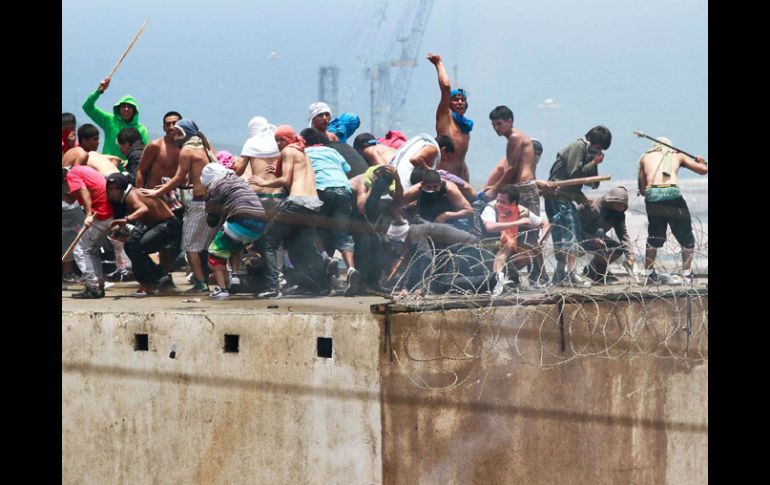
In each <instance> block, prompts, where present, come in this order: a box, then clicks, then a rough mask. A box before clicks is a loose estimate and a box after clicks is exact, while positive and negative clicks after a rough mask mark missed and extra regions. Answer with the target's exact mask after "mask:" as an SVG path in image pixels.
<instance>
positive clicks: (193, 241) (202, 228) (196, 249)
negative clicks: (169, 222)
mask: <svg viewBox="0 0 770 485" xmlns="http://www.w3.org/2000/svg"><path fill="white" fill-rule="evenodd" d="M217 229H219V228H217V227H209V225H208V224H206V202H205V201H202V200H193V201H190V205H189V206H188V207H187V210H186V211H185V213H184V219H183V221H182V251H184V252H186V253H200V252H201V251H205V250H206V248H208V247H209V244H211V240H212V239H214V234H216V233H217Z"/></svg>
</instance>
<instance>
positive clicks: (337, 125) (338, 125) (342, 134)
mask: <svg viewBox="0 0 770 485" xmlns="http://www.w3.org/2000/svg"><path fill="white" fill-rule="evenodd" d="M359 126H361V119H360V118H359V117H358V115H357V114H354V113H342V114H341V115H339V116H338V117H336V118H334V119H333V120H331V121H330V122H329V125H328V126H327V128H326V131H327V132H328V133H332V134H334V135H335V136H336V137H337V139H338V141H339V142H341V143H347V142H348V138H349V137H351V136H353V133H355V132H356V130H357V129H358V127H359ZM311 128H312V127H311Z"/></svg>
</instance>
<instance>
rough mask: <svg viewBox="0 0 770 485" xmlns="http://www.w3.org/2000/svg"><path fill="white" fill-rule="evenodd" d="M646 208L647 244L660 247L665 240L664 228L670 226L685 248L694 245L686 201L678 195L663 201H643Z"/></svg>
mask: <svg viewBox="0 0 770 485" xmlns="http://www.w3.org/2000/svg"><path fill="white" fill-rule="evenodd" d="M644 205H645V207H646V209H647V220H648V222H649V227H648V228H647V234H648V235H647V246H649V247H653V248H660V247H662V246H663V244H665V242H666V229H667V227H668V226H671V232H672V233H673V234H674V237H675V238H676V240H677V241H678V242H679V244H680V245H681V246H682V247H683V248H685V249H692V248H694V247H695V237H694V236H693V234H692V218H691V217H690V210H689V209H688V208H687V202H685V200H684V198H682V197H678V198H676V199H672V200H666V201H663V202H645V203H644Z"/></svg>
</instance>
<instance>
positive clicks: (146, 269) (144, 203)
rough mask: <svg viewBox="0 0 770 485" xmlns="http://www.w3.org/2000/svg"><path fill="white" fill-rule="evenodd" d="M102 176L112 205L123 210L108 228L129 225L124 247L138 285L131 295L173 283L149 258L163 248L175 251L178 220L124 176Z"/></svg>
mask: <svg viewBox="0 0 770 485" xmlns="http://www.w3.org/2000/svg"><path fill="white" fill-rule="evenodd" d="M106 180H107V197H108V198H109V201H110V203H111V204H112V206H113V209H118V208H120V209H121V210H120V212H124V213H125V214H126V215H125V216H124V217H122V218H119V219H113V220H112V222H111V223H110V229H111V230H118V229H120V228H123V227H129V228H131V230H130V231H129V235H128V238H127V239H126V241H125V248H126V253H127V254H128V257H129V258H130V259H131V265H132V268H133V270H134V277H135V278H136V281H138V282H139V284H140V285H141V288H140V289H139V291H137V292H136V293H134V295H133V296H137V297H143V296H147V295H148V294H153V293H156V292H157V290H158V289H159V288H160V287H162V286H165V285H169V286H173V281H172V280H171V278H170V276H167V275H166V271H164V268H162V267H161V266H160V265H158V264H156V263H155V262H154V261H153V260H152V259H150V254H152V253H157V252H159V251H163V250H166V249H167V248H170V250H171V252H174V253H178V252H179V242H180V239H181V237H182V223H181V222H180V221H179V219H178V218H177V217H176V216H175V215H174V213H173V212H171V209H169V207H168V206H167V205H166V203H165V202H164V201H163V200H162V199H159V198H151V197H146V196H144V195H142V194H141V193H140V192H139V190H135V189H134V187H133V186H132V185H131V180H130V178H129V177H128V176H126V175H123V174H121V173H114V174H111V175H108V176H107V177H106ZM120 206H122V207H120ZM132 226H133V227H132ZM166 269H168V268H166Z"/></svg>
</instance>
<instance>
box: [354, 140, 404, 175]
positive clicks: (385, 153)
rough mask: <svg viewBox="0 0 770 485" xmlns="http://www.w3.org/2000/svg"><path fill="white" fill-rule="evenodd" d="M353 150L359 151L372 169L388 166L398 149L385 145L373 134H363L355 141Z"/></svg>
mask: <svg viewBox="0 0 770 485" xmlns="http://www.w3.org/2000/svg"><path fill="white" fill-rule="evenodd" d="M353 148H355V149H356V150H358V153H360V154H361V155H362V156H363V157H364V159H365V160H366V163H368V164H369V166H370V167H372V166H375V165H387V164H388V163H390V161H391V160H392V159H393V155H394V154H395V153H396V149H395V148H393V147H389V146H387V145H383V144H382V143H380V142H378V141H377V139H376V138H375V137H374V135H372V134H371V133H361V134H360V135H358V136H357V137H356V139H355V140H353Z"/></svg>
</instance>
